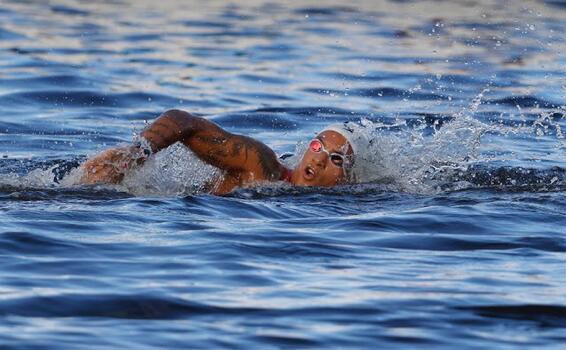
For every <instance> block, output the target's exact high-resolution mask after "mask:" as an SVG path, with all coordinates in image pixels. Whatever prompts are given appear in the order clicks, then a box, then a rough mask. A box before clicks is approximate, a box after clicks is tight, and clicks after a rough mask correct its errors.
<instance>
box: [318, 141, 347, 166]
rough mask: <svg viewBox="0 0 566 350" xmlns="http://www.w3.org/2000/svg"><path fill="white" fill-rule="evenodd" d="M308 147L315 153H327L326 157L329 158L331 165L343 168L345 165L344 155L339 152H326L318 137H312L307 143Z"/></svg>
mask: <svg viewBox="0 0 566 350" xmlns="http://www.w3.org/2000/svg"><path fill="white" fill-rule="evenodd" d="M309 148H310V150H311V151H313V152H315V153H319V152H324V153H326V154H327V155H328V159H330V163H332V165H334V166H335V167H338V168H342V169H344V167H345V166H346V163H347V161H346V157H345V156H344V155H343V154H341V153H336V152H332V153H330V152H328V151H327V150H326V148H324V145H323V144H322V141H320V140H319V139H312V141H311V142H310V143H309Z"/></svg>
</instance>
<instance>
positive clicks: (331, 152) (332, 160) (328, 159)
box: [291, 122, 367, 187]
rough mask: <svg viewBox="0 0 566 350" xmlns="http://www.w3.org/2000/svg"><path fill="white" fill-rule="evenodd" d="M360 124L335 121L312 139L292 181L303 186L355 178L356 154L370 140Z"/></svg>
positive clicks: (354, 179) (328, 183) (333, 183)
mask: <svg viewBox="0 0 566 350" xmlns="http://www.w3.org/2000/svg"><path fill="white" fill-rule="evenodd" d="M360 128H361V126H359V125H357V124H355V123H351V122H346V123H337V124H332V125H330V126H328V127H326V128H325V129H324V130H322V131H321V132H320V133H319V134H318V135H317V136H316V137H315V138H314V139H313V140H312V141H310V143H309V146H308V148H307V150H306V151H305V154H304V155H303V158H302V159H301V161H300V162H299V164H298V165H297V167H296V168H295V171H294V172H293V176H292V178H291V182H292V183H294V184H295V185H300V186H326V187H328V186H336V185H340V184H345V183H353V182H355V181H356V173H355V169H356V167H355V166H356V156H357V155H358V154H359V153H358V152H360V151H361V147H364V143H366V141H367V137H366V136H365V133H363V132H362V130H361V129H360Z"/></svg>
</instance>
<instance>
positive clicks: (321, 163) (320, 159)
mask: <svg viewBox="0 0 566 350" xmlns="http://www.w3.org/2000/svg"><path fill="white" fill-rule="evenodd" d="M326 162H328V154H326V152H319V153H316V154H315V155H314V157H313V163H314V165H316V166H317V167H319V168H324V167H325V166H326Z"/></svg>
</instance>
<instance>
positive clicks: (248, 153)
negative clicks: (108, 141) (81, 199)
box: [81, 110, 352, 195]
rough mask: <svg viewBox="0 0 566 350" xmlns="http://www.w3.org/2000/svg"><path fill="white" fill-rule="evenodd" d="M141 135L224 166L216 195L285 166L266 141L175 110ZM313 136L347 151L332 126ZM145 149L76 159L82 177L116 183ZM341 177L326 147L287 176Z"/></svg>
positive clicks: (328, 181) (300, 179) (155, 148)
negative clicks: (178, 145)
mask: <svg viewBox="0 0 566 350" xmlns="http://www.w3.org/2000/svg"><path fill="white" fill-rule="evenodd" d="M141 136H142V137H143V138H145V139H146V140H147V141H148V143H149V147H150V148H151V152H152V153H156V152H159V151H160V150H162V149H164V148H166V147H168V146H170V145H172V144H174V143H176V142H182V143H183V144H184V145H185V146H187V147H188V148H189V149H191V150H192V151H193V152H194V153H195V154H196V155H197V156H198V157H199V158H200V159H202V160H203V161H205V162H207V163H209V164H211V165H214V166H216V167H218V168H220V169H222V170H224V175H223V176H222V178H220V179H218V181H217V183H216V184H214V186H213V189H212V190H211V191H212V193H214V194H217V195H222V194H226V193H228V192H230V191H232V190H233V189H234V188H236V187H249V186H253V185H257V184H261V183H262V182H273V181H279V180H280V179H281V176H282V174H283V173H284V172H285V171H286V169H285V167H284V166H283V165H282V164H281V163H279V160H278V158H277V155H276V154H275V152H273V150H271V148H269V147H268V146H266V145H265V144H263V143H261V142H259V141H258V140H255V139H253V138H250V137H247V136H243V135H236V134H232V133H229V132H228V131H226V130H224V129H222V128H220V127H219V126H218V125H216V124H214V123H213V122H211V121H209V120H206V119H204V118H200V117H196V116H194V115H191V114H189V113H187V112H184V111H180V110H169V111H167V112H165V113H163V114H162V115H161V116H160V117H159V118H157V119H156V120H155V121H154V122H153V123H152V124H151V125H149V126H148V127H147V128H146V129H144V130H143V131H142V133H141ZM317 138H318V139H319V140H320V141H321V142H322V144H323V145H324V148H325V149H326V150H327V151H328V152H329V153H334V152H335V153H340V154H346V155H351V153H352V151H351V147H349V144H348V143H347V141H346V139H345V138H344V137H343V136H342V135H340V134H339V133H337V132H334V131H325V132H323V133H321V134H319V135H318V136H317ZM345 150H346V151H345ZM145 153H149V152H147V151H146V152H145ZM145 153H144V150H143V149H141V148H140V147H139V146H135V145H132V146H126V147H119V148H113V149H110V150H106V151H104V152H102V153H100V154H98V155H96V156H94V157H92V158H90V159H88V160H87V161H86V162H85V163H84V164H83V165H81V168H82V170H83V176H82V178H81V183H83V184H96V183H119V182H120V181H122V179H123V178H124V174H125V172H126V171H127V170H128V169H130V168H132V167H135V166H139V165H141V164H143V162H144V161H145V159H146V158H147V155H146V154H145ZM345 182H346V175H345V171H344V169H342V168H341V167H339V166H337V164H334V163H333V161H332V160H331V159H330V157H329V154H328V153H327V152H314V151H313V150H311V149H309V150H307V151H306V152H305V154H304V155H303V158H302V160H301V162H300V163H299V164H298V165H297V167H296V169H295V170H294V171H293V175H292V177H291V183H293V184H295V185H298V186H334V185H338V184H341V183H345Z"/></svg>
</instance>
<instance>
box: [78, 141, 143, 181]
mask: <svg viewBox="0 0 566 350" xmlns="http://www.w3.org/2000/svg"><path fill="white" fill-rule="evenodd" d="M146 157H147V155H146V154H145V153H143V150H141V149H140V148H139V147H137V146H125V147H116V148H111V149H108V150H106V151H104V152H101V153H99V154H97V155H96V156H94V157H92V158H90V159H88V160H87V161H86V162H84V163H83V164H82V165H81V169H82V170H83V172H82V176H81V179H80V183H82V184H96V183H119V182H120V181H122V179H123V178H124V174H125V171H126V170H127V169H128V168H130V167H132V166H134V165H135V164H142V163H143V161H144V160H145V158H146Z"/></svg>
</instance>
